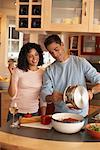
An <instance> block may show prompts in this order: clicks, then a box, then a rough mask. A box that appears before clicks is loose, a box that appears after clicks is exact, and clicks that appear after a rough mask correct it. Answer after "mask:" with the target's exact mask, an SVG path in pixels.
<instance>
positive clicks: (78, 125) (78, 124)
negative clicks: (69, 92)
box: [52, 113, 85, 134]
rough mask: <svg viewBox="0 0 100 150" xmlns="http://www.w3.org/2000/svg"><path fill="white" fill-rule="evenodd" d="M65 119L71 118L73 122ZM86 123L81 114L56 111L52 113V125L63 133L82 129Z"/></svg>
mask: <svg viewBox="0 0 100 150" xmlns="http://www.w3.org/2000/svg"><path fill="white" fill-rule="evenodd" d="M64 119H66V120H68V119H69V120H71V122H63V120H64ZM75 120H76V121H75ZM84 123H85V119H84V117H83V116H81V115H79V114H73V113H55V114H53V115H52V127H53V128H54V129H55V130H57V131H59V132H62V133H68V134H72V133H76V132H78V131H80V130H81V129H82V127H83V126H84Z"/></svg>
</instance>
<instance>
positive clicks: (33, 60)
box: [27, 48, 39, 66]
mask: <svg viewBox="0 0 100 150" xmlns="http://www.w3.org/2000/svg"><path fill="white" fill-rule="evenodd" d="M27 61H28V63H29V66H37V65H38V62H39V54H38V52H37V51H36V50H35V49H34V48H33V49H31V50H30V51H29V53H28V54H27Z"/></svg>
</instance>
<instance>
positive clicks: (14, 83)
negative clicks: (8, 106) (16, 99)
mask: <svg viewBox="0 0 100 150" xmlns="http://www.w3.org/2000/svg"><path fill="white" fill-rule="evenodd" d="M8 69H9V72H10V83H9V87H8V93H9V95H10V96H11V97H13V96H15V94H16V90H17V82H18V78H17V75H16V71H15V70H16V69H15V68H14V67H12V66H11V65H9V66H8Z"/></svg>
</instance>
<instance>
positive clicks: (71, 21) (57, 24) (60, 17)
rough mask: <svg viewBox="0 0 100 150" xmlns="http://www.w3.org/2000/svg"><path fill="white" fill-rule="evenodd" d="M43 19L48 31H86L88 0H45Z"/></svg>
mask: <svg viewBox="0 0 100 150" xmlns="http://www.w3.org/2000/svg"><path fill="white" fill-rule="evenodd" d="M44 21H45V28H46V29H47V30H49V31H50V30H51V31H69V32H86V31H88V21H89V0H74V1H73V0H45V20H44Z"/></svg>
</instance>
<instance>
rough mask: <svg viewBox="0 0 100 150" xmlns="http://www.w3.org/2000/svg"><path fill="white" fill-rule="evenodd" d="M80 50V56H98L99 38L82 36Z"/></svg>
mask: <svg viewBox="0 0 100 150" xmlns="http://www.w3.org/2000/svg"><path fill="white" fill-rule="evenodd" d="M81 50H82V51H81V54H82V55H100V36H93V35H85V36H82V38H81Z"/></svg>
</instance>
